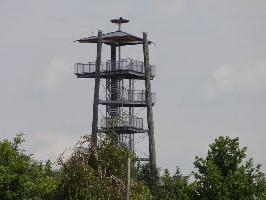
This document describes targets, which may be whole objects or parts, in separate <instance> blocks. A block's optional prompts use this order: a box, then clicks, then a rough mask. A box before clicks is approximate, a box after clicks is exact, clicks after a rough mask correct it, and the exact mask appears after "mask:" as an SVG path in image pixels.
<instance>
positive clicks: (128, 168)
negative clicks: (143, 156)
mask: <svg viewBox="0 0 266 200" xmlns="http://www.w3.org/2000/svg"><path fill="white" fill-rule="evenodd" d="M130 167H131V159H130V157H128V158H127V175H126V200H129V197H130Z"/></svg>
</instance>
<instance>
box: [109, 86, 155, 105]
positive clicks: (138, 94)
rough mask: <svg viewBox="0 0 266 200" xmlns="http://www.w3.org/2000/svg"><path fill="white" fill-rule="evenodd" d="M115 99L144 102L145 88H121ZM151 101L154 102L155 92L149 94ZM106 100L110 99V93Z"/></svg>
mask: <svg viewBox="0 0 266 200" xmlns="http://www.w3.org/2000/svg"><path fill="white" fill-rule="evenodd" d="M118 93H119V94H118V95H117V101H123V102H146V101H147V99H146V92H145V90H127V89H124V90H121V91H119V92H118ZM151 98H152V103H155V101H156V96H155V93H152V95H151ZM106 101H111V95H110V94H109V95H107V96H106Z"/></svg>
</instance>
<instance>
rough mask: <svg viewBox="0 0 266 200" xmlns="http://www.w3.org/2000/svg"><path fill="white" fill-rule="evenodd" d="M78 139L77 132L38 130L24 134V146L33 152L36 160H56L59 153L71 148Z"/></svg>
mask: <svg viewBox="0 0 266 200" xmlns="http://www.w3.org/2000/svg"><path fill="white" fill-rule="evenodd" d="M79 139H80V135H77V134H70V133H58V132H55V131H39V132H37V133H34V134H30V135H27V134H26V143H27V144H26V145H25V146H26V147H27V149H26V150H27V151H28V152H29V153H32V152H33V157H34V159H36V160H42V161H45V160H48V159H50V160H52V161H56V159H57V158H58V157H59V155H60V154H61V153H63V152H64V151H67V150H70V149H72V148H73V147H74V145H75V144H76V143H77V141H78V140H79ZM67 152H70V151H67Z"/></svg>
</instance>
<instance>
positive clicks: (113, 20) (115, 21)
mask: <svg viewBox="0 0 266 200" xmlns="http://www.w3.org/2000/svg"><path fill="white" fill-rule="evenodd" d="M111 22H112V23H114V24H116V25H117V26H118V30H119V31H121V25H122V24H125V23H128V22H129V20H128V19H124V18H123V17H120V18H118V19H111Z"/></svg>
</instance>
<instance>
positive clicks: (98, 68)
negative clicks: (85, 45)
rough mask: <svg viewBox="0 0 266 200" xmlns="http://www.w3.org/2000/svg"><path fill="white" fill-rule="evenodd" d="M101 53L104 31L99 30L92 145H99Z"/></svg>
mask: <svg viewBox="0 0 266 200" xmlns="http://www.w3.org/2000/svg"><path fill="white" fill-rule="evenodd" d="M101 54H102V31H101V30H98V39H97V57H96V66H95V68H96V69H95V86H94V101H93V118H92V131H91V135H92V136H91V137H92V141H91V142H92V143H91V145H92V147H96V146H97V133H98V106H99V92H100V68H101Z"/></svg>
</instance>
